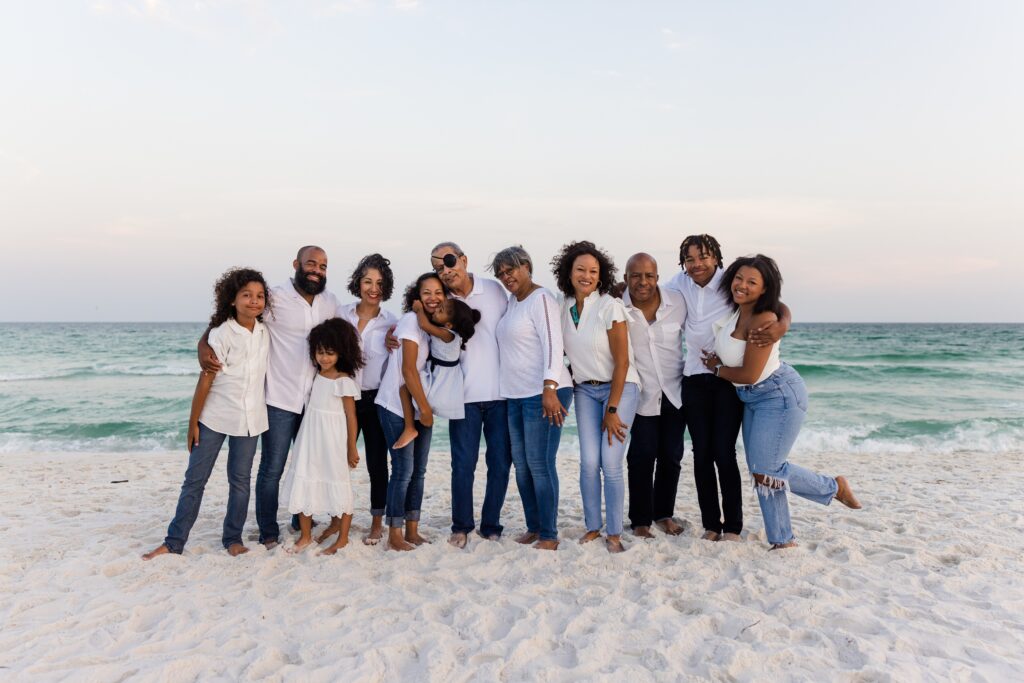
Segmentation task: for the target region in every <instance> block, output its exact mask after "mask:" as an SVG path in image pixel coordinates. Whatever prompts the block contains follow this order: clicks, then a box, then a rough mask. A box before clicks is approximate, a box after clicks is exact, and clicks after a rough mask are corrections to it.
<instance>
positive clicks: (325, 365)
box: [316, 346, 338, 372]
mask: <svg viewBox="0 0 1024 683" xmlns="http://www.w3.org/2000/svg"><path fill="white" fill-rule="evenodd" d="M316 364H317V365H319V366H320V369H321V370H323V371H324V372H328V371H330V370H332V369H334V367H335V366H336V365H337V364H338V354H337V353H335V352H334V351H331V350H330V349H325V348H324V347H322V346H318V347H317V349H316Z"/></svg>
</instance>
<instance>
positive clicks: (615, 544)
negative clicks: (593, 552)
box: [604, 536, 626, 553]
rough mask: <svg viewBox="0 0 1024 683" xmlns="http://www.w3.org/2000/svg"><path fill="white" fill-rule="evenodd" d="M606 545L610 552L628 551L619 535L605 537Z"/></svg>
mask: <svg viewBox="0 0 1024 683" xmlns="http://www.w3.org/2000/svg"><path fill="white" fill-rule="evenodd" d="M604 547H605V548H608V552H610V553H622V552H625V551H626V548H625V546H623V545H622V540H621V539H620V538H619V537H618V536H609V537H608V538H606V539H604Z"/></svg>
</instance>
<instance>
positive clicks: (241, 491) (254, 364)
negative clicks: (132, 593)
mask: <svg viewBox="0 0 1024 683" xmlns="http://www.w3.org/2000/svg"><path fill="white" fill-rule="evenodd" d="M213 290H214V298H215V301H216V303H215V306H214V312H213V316H211V318H210V337H209V344H210V347H211V348H212V349H213V352H214V353H215V354H216V355H217V360H218V361H220V363H221V367H222V369H221V371H220V372H217V373H213V372H208V371H203V372H202V373H201V374H200V375H199V381H198V383H197V384H196V391H195V395H194V396H193V397H192V413H191V415H190V416H189V420H188V436H187V438H186V443H187V446H188V469H186V470H185V481H184V482H182V484H181V494H180V495H179V496H178V507H177V509H176V510H175V512H174V519H172V520H171V524H170V526H169V527H168V528H167V537H166V538H165V539H164V542H163V543H162V544H160V545H159V546H158V547H156V548H154V549H153V550H151V551H149V552H148V553H146V554H145V555H143V556H142V559H144V560H152V559H153V558H154V557H157V556H159V555H166V554H167V553H172V554H175V555H180V554H181V552H182V551H183V550H184V548H185V543H186V542H187V541H188V536H189V533H190V532H191V531H192V525H193V524H195V522H196V517H198V516H199V506H200V504H201V503H202V502H203V492H204V491H205V489H206V482H207V481H209V479H210V475H211V474H212V473H213V466H214V465H215V464H216V462H217V456H218V455H219V454H220V448H221V446H222V445H224V439H227V440H228V467H227V469H228V487H229V488H228V509H227V512H226V514H225V515H224V532H223V535H222V537H221V542H222V543H223V545H224V548H225V549H227V551H228V553H230V554H231V555H232V556H236V555H241V554H242V553H245V552H248V548H246V547H245V544H243V543H242V527H243V526H244V525H245V517H246V514H247V513H248V511H249V490H250V489H249V481H250V476H251V472H252V460H253V456H255V455H256V442H257V440H258V439H259V435H260V434H262V433H263V432H265V431H266V430H267V426H268V424H267V403H266V399H265V397H264V393H263V385H264V380H265V379H266V375H267V356H268V355H269V353H270V336H269V334H268V333H267V329H266V328H265V327H264V326H263V311H264V310H266V309H267V307H269V305H270V292H269V291H268V290H267V283H266V281H265V280H264V279H263V276H262V275H261V274H260V273H259V271H256V270H252V269H250V268H234V269H232V270H229V271H227V272H226V273H224V274H223V275H222V276H221V277H220V279H219V280H217V283H216V284H215V285H214V288H213Z"/></svg>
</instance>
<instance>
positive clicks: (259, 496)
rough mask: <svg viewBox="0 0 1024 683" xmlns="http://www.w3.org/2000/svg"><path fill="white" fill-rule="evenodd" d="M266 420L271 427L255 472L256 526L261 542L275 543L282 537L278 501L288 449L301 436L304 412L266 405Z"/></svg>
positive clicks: (262, 439) (263, 439)
mask: <svg viewBox="0 0 1024 683" xmlns="http://www.w3.org/2000/svg"><path fill="white" fill-rule="evenodd" d="M267 420H268V422H269V424H270V427H269V428H268V429H267V431H265V432H263V435H262V436H261V437H260V439H261V441H262V446H263V448H262V450H261V453H260V467H259V469H258V470H257V471H256V524H258V525H259V527H260V543H271V542H276V541H277V540H278V537H279V536H280V535H281V529H280V528H279V527H278V526H277V505H278V501H277V498H278V493H279V491H280V488H281V475H282V474H284V465H285V462H287V460H288V449H289V448H291V447H292V442H293V441H295V435H296V434H298V433H299V425H300V424H301V423H302V413H293V412H290V411H288V410H282V409H281V408H276V407H274V406H267Z"/></svg>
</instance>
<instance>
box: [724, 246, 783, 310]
mask: <svg viewBox="0 0 1024 683" xmlns="http://www.w3.org/2000/svg"><path fill="white" fill-rule="evenodd" d="M744 266H746V267H748V268H756V269H757V272H759V273H761V279H762V280H764V292H762V293H761V296H760V297H758V299H757V301H756V302H755V303H754V313H763V312H765V311H771V312H772V313H774V314H775V315H781V314H780V312H779V308H780V306H779V304H780V303H781V300H782V273H780V272H779V266H778V265H777V264H776V263H775V261H774V260H772V259H770V258H768V257H767V256H765V255H764V254H756V255H754V256H740V257H739V258H737V259H736V260H735V261H733V262H732V263H731V264H729V267H728V268H726V270H725V273H724V274H723V275H722V281H721V282H720V283H719V285H718V288H719V290H720V291H721V292H722V294H724V295H725V296H726V297H727V298H728V299H729V301H732V281H733V279H734V278H735V277H736V273H738V272H739V271H740V268H743V267H744ZM732 307H733V310H735V309H737V308H738V307H739V306H737V304H736V303H735V302H733V304H732Z"/></svg>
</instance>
